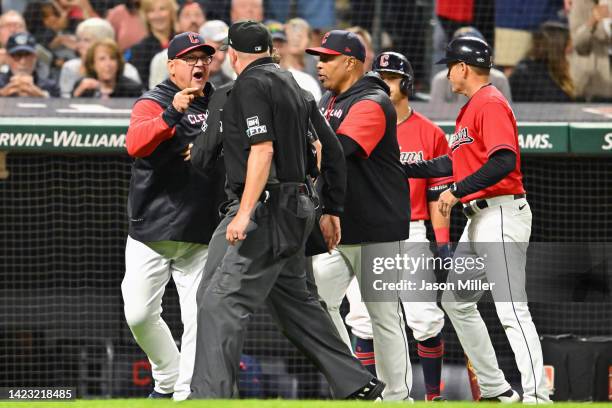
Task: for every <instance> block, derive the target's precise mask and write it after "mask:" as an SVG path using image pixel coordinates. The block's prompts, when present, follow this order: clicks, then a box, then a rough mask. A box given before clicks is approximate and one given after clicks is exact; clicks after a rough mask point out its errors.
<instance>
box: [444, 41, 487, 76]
mask: <svg viewBox="0 0 612 408" xmlns="http://www.w3.org/2000/svg"><path fill="white" fill-rule="evenodd" d="M492 54H493V52H492V51H491V47H489V44H487V42H486V41H484V40H481V39H480V38H476V37H458V38H455V39H454V40H452V41H451V42H450V43H449V44H448V46H447V47H446V56H445V57H444V58H442V59H441V60H440V61H438V62H437V63H436V64H450V63H453V62H459V61H462V62H465V63H466V64H468V65H474V66H476V67H481V68H491V66H493V62H492V60H491V57H492Z"/></svg>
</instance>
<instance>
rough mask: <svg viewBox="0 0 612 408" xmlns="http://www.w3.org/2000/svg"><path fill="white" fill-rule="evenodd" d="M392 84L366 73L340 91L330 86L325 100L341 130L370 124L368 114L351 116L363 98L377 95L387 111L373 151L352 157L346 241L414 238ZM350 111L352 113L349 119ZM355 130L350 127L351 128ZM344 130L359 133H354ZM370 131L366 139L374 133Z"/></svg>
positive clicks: (323, 109) (329, 114) (335, 125)
mask: <svg viewBox="0 0 612 408" xmlns="http://www.w3.org/2000/svg"><path fill="white" fill-rule="evenodd" d="M388 92H389V88H388V87H387V85H386V84H385V83H384V81H383V80H382V79H380V76H379V75H378V74H373V73H372V74H366V75H365V76H364V77H363V78H361V79H360V80H359V81H357V82H356V83H355V84H353V86H352V87H351V88H349V89H348V90H347V91H345V92H344V93H342V94H340V95H337V96H336V95H332V94H331V93H330V92H327V93H326V94H325V95H324V96H323V98H322V99H321V101H320V102H319V106H320V109H321V112H322V113H323V115H324V116H325V117H326V118H327V120H328V121H329V123H330V125H331V127H332V129H334V131H335V132H336V133H337V134H343V128H345V127H346V123H345V122H346V121H347V120H350V121H351V122H352V123H353V125H352V126H350V128H353V129H354V128H361V129H364V128H366V129H367V128H369V127H370V126H373V125H375V124H372V123H370V118H368V117H360V116H358V117H354V116H352V117H351V116H350V115H349V112H350V110H351V108H352V107H353V106H354V105H356V104H357V103H360V102H363V101H371V102H374V103H376V104H377V105H379V106H380V108H381V109H382V111H383V113H384V120H385V123H384V134H383V136H382V137H381V138H380V140H378V142H377V143H376V145H375V146H373V148H372V150H371V152H370V154H369V156H367V157H366V156H365V154H361V155H360V154H353V155H351V156H349V157H347V158H346V168H347V192H346V200H345V205H344V214H343V215H342V217H341V221H342V241H341V243H342V244H361V243H367V242H392V241H400V240H404V239H407V238H408V233H409V229H410V191H409V186H408V180H407V179H406V177H405V176H404V171H403V169H402V167H401V164H400V158H399V146H398V143H397V131H396V113H395V109H394V107H393V104H392V103H391V100H390V99H389V96H388ZM347 117H349V119H347ZM347 133H350V132H347ZM344 136H347V137H350V138H351V139H353V138H352V137H351V136H353V135H351V134H346V135H344ZM375 137H376V136H374V135H372V137H371V138H370V136H369V135H367V136H366V139H374V138H375Z"/></svg>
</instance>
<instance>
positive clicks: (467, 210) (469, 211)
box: [463, 194, 527, 217]
mask: <svg viewBox="0 0 612 408" xmlns="http://www.w3.org/2000/svg"><path fill="white" fill-rule="evenodd" d="M525 197H527V196H526V195H525V194H514V195H504V196H497V197H492V198H482V199H479V200H474V201H472V202H470V203H469V204H467V205H465V206H464V207H463V213H464V214H465V216H466V217H473V216H474V215H476V214H477V213H478V212H480V210H484V209H485V208H488V207H492V206H494V205H499V204H502V203H503V202H506V201H512V200H519V199H521V198H525Z"/></svg>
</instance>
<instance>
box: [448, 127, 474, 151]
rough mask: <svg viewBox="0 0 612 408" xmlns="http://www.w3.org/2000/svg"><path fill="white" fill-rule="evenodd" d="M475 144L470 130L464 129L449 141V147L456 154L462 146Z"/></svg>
mask: <svg viewBox="0 0 612 408" xmlns="http://www.w3.org/2000/svg"><path fill="white" fill-rule="evenodd" d="M472 142H474V139H473V138H472V137H471V136H470V135H468V128H466V127H464V128H461V129H459V131H458V132H457V133H455V134H453V135H452V136H451V137H450V140H449V141H448V146H449V147H450V149H451V150H452V151H453V152H454V151H455V150H456V149H457V148H458V147H459V146H461V145H462V144H469V143H472Z"/></svg>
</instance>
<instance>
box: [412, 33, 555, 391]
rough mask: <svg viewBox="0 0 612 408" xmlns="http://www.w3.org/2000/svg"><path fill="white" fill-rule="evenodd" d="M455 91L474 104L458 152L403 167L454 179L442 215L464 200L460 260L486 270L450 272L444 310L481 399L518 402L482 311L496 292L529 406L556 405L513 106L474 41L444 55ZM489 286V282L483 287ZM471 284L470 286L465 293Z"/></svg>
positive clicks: (460, 42) (465, 114)
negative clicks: (540, 327)
mask: <svg viewBox="0 0 612 408" xmlns="http://www.w3.org/2000/svg"><path fill="white" fill-rule="evenodd" d="M440 63H443V64H446V65H447V67H448V75H447V76H448V78H449V81H450V83H451V86H452V89H453V92H456V93H461V94H463V95H465V96H467V97H468V98H469V101H468V102H467V103H466V104H465V106H463V108H462V109H461V111H460V112H459V116H458V117H457V121H456V127H455V133H454V134H453V136H452V137H451V139H450V142H449V144H450V149H451V153H450V154H449V155H448V156H443V157H441V158H437V159H434V160H430V161H427V162H421V163H415V164H411V165H405V166H404V169H405V171H406V175H408V177H432V176H438V177H439V176H446V175H450V174H452V175H453V178H454V180H455V181H456V183H455V184H453V185H452V186H451V187H450V188H449V189H448V190H446V191H444V192H443V193H442V194H441V195H440V198H439V200H438V207H439V209H440V211H441V212H442V213H443V214H447V213H449V212H450V210H451V208H452V207H453V206H454V205H455V204H456V203H457V202H459V201H461V202H462V203H463V205H464V209H463V211H464V213H465V214H466V216H467V217H468V222H467V224H466V226H465V230H464V231H463V234H462V236H461V239H460V241H459V245H458V247H457V250H456V251H455V255H454V258H453V261H457V260H460V259H462V260H465V259H468V258H472V259H475V260H478V259H480V260H481V261H483V262H484V265H485V267H484V268H481V267H480V268H479V267H474V268H463V269H462V270H461V271H459V270H458V268H457V265H459V263H458V262H456V263H454V265H455V270H454V271H451V273H449V278H448V281H447V284H450V285H448V286H449V287H448V288H447V290H445V291H444V294H443V297H442V306H443V308H444V310H446V312H447V314H448V316H449V318H450V319H451V322H452V324H453V326H454V328H455V331H456V332H457V336H458V337H459V340H460V341H461V345H462V346H463V349H464V351H465V353H466V354H467V356H468V357H469V359H470V360H471V362H472V365H473V368H474V371H475V373H476V376H477V377H478V384H479V386H480V392H481V396H482V398H481V400H482V399H485V400H488V399H492V400H496V401H501V402H517V401H519V400H520V397H519V395H518V394H517V393H516V391H514V390H512V388H511V387H510V385H509V384H508V382H507V381H506V379H505V378H504V374H503V372H502V371H501V370H500V369H499V367H498V364H497V359H496V356H495V351H494V349H493V345H492V344H491V339H490V338H489V334H488V332H487V328H486V326H485V324H484V321H483V320H482V318H481V316H480V314H479V313H478V309H477V306H476V304H477V301H478V300H479V299H480V297H481V296H482V294H483V292H484V290H487V289H490V291H491V294H492V296H493V300H494V301H495V308H496V310H497V315H498V317H499V320H500V322H501V324H502V326H503V327H504V330H505V332H506V336H507V337H508V340H509V342H510V346H511V347H512V351H513V352H514V357H515V360H516V364H517V366H518V369H519V371H520V372H521V380H522V388H523V402H525V403H549V402H550V399H549V395H548V394H549V392H548V389H547V388H546V381H545V376H544V367H543V358H542V348H541V345H540V341H539V337H538V333H537V331H536V328H535V325H534V324H533V321H532V320H531V314H530V312H529V308H528V306H527V296H526V293H525V263H526V251H527V245H528V243H529V237H530V235H531V219H532V215H531V210H530V209H529V204H528V203H527V200H526V195H525V189H524V187H523V183H522V174H521V167H520V165H521V160H520V151H519V146H518V131H517V125H516V119H515V117H514V114H513V112H512V109H511V108H510V106H509V104H508V102H507V101H506V99H505V98H504V97H503V95H502V94H501V92H499V91H498V90H497V89H496V88H495V87H493V86H492V85H491V84H490V83H489V70H490V68H491V65H492V63H491V49H490V47H489V46H488V44H487V43H486V42H484V41H482V40H480V39H477V38H474V37H461V38H458V39H455V40H453V41H451V43H450V44H449V45H448V47H447V50H446V57H445V58H444V59H442V60H441V61H440ZM483 282H485V283H486V285H483ZM465 283H468V284H470V285H471V286H470V287H469V288H468V289H467V290H466V286H463V289H461V285H462V284H465Z"/></svg>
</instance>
